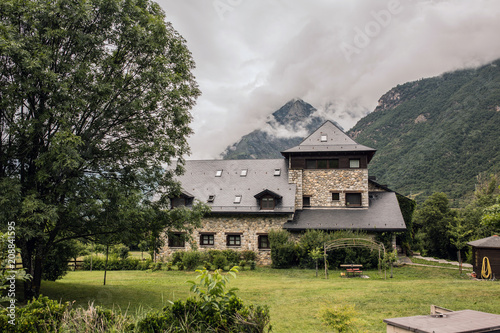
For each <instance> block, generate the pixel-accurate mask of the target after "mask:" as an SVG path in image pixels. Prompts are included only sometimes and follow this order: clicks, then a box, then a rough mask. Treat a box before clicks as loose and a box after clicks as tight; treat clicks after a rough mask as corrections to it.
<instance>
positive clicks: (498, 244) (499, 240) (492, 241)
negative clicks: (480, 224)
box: [467, 235, 500, 249]
mask: <svg viewBox="0 0 500 333" xmlns="http://www.w3.org/2000/svg"><path fill="white" fill-rule="evenodd" d="M467 244H469V245H471V246H474V247H481V248H491V249H500V237H499V236H497V235H494V236H491V237H486V238H483V239H478V240H475V241H472V242H469V243H467Z"/></svg>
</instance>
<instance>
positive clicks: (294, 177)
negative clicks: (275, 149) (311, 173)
mask: <svg viewBox="0 0 500 333" xmlns="http://www.w3.org/2000/svg"><path fill="white" fill-rule="evenodd" d="M302 172H303V170H300V169H299V170H288V183H289V184H296V185H297V187H296V188H297V190H296V192H295V209H302V193H303V190H302Z"/></svg>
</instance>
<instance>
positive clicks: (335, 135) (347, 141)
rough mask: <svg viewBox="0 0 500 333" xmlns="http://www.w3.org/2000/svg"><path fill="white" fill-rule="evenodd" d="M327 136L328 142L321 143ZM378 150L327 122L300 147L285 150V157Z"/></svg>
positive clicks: (372, 151)
mask: <svg viewBox="0 0 500 333" xmlns="http://www.w3.org/2000/svg"><path fill="white" fill-rule="evenodd" d="M322 135H326V136H327V140H326V141H324V142H323V141H321V136H322ZM376 151H377V150H376V149H373V148H370V147H367V146H363V145H360V144H358V143H357V142H356V141H354V140H353V139H351V138H350V137H349V136H348V135H347V134H346V133H345V132H344V131H342V130H341V129H340V128H338V127H337V126H336V125H335V124H334V123H332V122H331V121H326V122H325V123H323V125H321V126H320V127H319V128H318V129H317V130H316V131H315V132H314V133H312V134H311V135H309V136H308V137H307V138H305V139H304V141H302V142H301V143H300V144H299V145H298V146H295V147H293V148H290V149H287V150H284V151H283V152H282V154H283V155H285V156H286V155H288V154H289V153H311V152H371V153H375V152H376Z"/></svg>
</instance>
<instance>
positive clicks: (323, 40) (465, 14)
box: [158, 0, 500, 159]
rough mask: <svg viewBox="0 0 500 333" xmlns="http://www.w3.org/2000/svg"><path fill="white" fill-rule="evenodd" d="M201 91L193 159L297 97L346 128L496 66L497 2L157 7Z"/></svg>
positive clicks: (499, 47) (253, 1)
mask: <svg viewBox="0 0 500 333" xmlns="http://www.w3.org/2000/svg"><path fill="white" fill-rule="evenodd" d="M158 2H159V3H160V5H161V6H162V7H163V9H164V10H165V13H166V15H167V20H168V21H170V22H172V24H173V26H174V28H175V29H176V30H177V31H179V33H180V34H181V35H182V36H183V37H184V38H185V39H186V41H187V45H188V48H189V49H190V51H191V52H192V54H193V58H194V60H195V62H196V69H195V71H194V74H195V76H196V79H197V82H198V84H199V86H200V89H201V91H202V96H201V97H200V98H199V99H198V102H197V105H196V106H195V107H194V109H193V110H192V114H193V117H194V120H193V123H192V128H193V130H194V131H195V134H194V135H193V136H192V137H191V138H190V140H189V143H190V145H191V149H192V155H191V157H190V158H191V159H208V158H218V157H219V154H220V153H221V152H222V151H224V149H225V148H226V147H227V146H228V145H230V144H232V143H234V142H235V141H237V140H238V139H239V138H240V137H241V136H243V135H245V134H247V133H249V132H251V131H253V130H254V129H257V128H259V127H261V126H262V125H263V124H264V123H265V121H266V118H267V116H268V115H269V114H270V113H272V112H273V111H275V110H277V109H278V108H279V107H281V106H282V105H283V104H285V103H286V102H287V101H289V100H290V99H293V98H301V99H303V100H304V101H306V102H308V103H310V104H312V105H313V106H314V107H316V108H317V109H318V110H320V111H321V112H324V113H325V114H327V116H328V118H329V119H332V120H335V121H337V122H338V123H339V124H340V125H342V126H343V127H344V129H345V130H348V129H349V128H351V127H352V126H354V124H355V123H356V122H357V121H358V120H359V119H360V118H361V117H362V116H364V115H366V114H367V113H368V112H371V111H373V109H374V108H375V107H376V105H377V101H378V99H379V98H380V97H381V96H382V95H383V94H384V93H385V92H387V91H388V90H390V89H391V88H392V87H394V86H396V85H397V84H403V83H405V82H408V81H413V80H418V79H420V78H424V77H431V76H436V75H439V74H441V73H443V72H447V71H452V70H456V69H460V68H464V67H475V66H479V65H482V64H485V63H487V62H490V61H493V60H495V59H497V58H500V1H498V0H474V1H471V0H450V1H421V0H413V1H412V0H399V1H398V0H363V1H362V0H341V1H340V0H339V1H334V0H313V1H311V0H309V1H305V0H293V1H292V0H274V1H271V0H268V1H264V0H158Z"/></svg>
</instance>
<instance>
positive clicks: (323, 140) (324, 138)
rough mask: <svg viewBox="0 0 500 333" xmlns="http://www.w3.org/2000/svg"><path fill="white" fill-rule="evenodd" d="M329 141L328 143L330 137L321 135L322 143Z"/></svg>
mask: <svg viewBox="0 0 500 333" xmlns="http://www.w3.org/2000/svg"><path fill="white" fill-rule="evenodd" d="M327 141H328V135H326V134H321V142H327Z"/></svg>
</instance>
